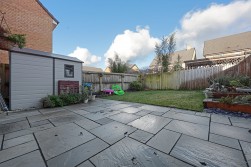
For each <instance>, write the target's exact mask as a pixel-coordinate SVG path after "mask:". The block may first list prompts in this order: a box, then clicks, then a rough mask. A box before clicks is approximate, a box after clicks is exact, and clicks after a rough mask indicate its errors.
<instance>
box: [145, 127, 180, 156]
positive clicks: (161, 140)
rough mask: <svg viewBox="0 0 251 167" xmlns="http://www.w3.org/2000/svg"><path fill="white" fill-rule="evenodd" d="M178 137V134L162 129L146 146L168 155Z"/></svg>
mask: <svg viewBox="0 0 251 167" xmlns="http://www.w3.org/2000/svg"><path fill="white" fill-rule="evenodd" d="M180 135H181V134H180V133H177V132H172V131H169V130H166V129H162V130H161V131H160V132H159V133H157V134H156V135H155V136H154V137H153V138H152V139H151V140H149V141H148V142H147V145H149V146H151V147H153V148H156V149H157V150H160V151H163V152H165V153H167V154H169V152H170V151H171V149H172V148H173V146H174V145H175V143H176V142H177V140H178V139H179V137H180Z"/></svg>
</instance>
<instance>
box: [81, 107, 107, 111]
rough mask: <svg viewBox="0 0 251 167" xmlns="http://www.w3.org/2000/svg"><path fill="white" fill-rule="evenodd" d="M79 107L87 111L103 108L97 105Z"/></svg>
mask: <svg viewBox="0 0 251 167" xmlns="http://www.w3.org/2000/svg"><path fill="white" fill-rule="evenodd" d="M81 109H82V110H85V111H88V112H97V111H102V110H104V108H103V107H98V106H86V107H82V108H81Z"/></svg>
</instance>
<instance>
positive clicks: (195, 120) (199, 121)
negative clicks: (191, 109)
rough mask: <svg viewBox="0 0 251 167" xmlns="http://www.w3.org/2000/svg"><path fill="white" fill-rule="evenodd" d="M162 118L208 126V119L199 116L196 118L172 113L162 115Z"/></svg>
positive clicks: (195, 116)
mask: <svg viewBox="0 0 251 167" xmlns="http://www.w3.org/2000/svg"><path fill="white" fill-rule="evenodd" d="M163 117H168V118H172V119H177V120H182V121H187V122H192V123H197V124H201V125H209V118H207V117H201V116H197V115H191V114H183V113H177V114H173V113H169V112H167V113H166V114H164V115H163Z"/></svg>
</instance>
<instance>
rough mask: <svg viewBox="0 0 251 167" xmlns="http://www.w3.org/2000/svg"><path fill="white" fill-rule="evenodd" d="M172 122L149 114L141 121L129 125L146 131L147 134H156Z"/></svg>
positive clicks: (140, 119)
mask: <svg viewBox="0 0 251 167" xmlns="http://www.w3.org/2000/svg"><path fill="white" fill-rule="evenodd" d="M170 121H171V119H168V118H164V117H160V116H155V115H150V114H149V115H145V116H144V117H141V118H139V119H136V120H135V121H133V122H131V123H129V125H131V126H133V127H136V128H138V129H141V130H144V131H146V132H149V133H153V134H156V133H157V132H158V131H160V130H161V129H162V128H163V127H164V126H166V125H167V124H168V123H169V122H170Z"/></svg>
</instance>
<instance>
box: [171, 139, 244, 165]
mask: <svg viewBox="0 0 251 167" xmlns="http://www.w3.org/2000/svg"><path fill="white" fill-rule="evenodd" d="M171 155H172V156H174V157H176V158H178V159H181V160H183V161H185V162H189V163H191V164H193V165H195V166H211V167H213V166H218V167H242V166H243V167H244V166H247V165H246V162H245V159H244V157H243V154H242V152H241V151H239V150H236V149H232V148H228V147H225V146H221V145H218V144H214V143H211V142H208V141H205V140H200V139H196V138H194V137H189V136H185V135H182V136H181V138H180V139H179V141H178V142H177V144H176V145H175V146H174V148H173V150H172V151H171Z"/></svg>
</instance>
